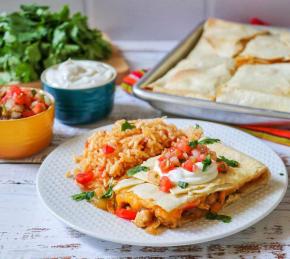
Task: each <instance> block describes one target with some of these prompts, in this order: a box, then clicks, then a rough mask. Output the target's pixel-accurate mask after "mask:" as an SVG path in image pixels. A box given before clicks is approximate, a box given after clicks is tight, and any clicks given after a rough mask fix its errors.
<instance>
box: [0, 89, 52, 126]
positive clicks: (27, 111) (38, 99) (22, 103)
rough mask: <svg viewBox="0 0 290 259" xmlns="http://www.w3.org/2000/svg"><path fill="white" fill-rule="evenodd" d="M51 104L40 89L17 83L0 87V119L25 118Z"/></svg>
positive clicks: (45, 108)
mask: <svg viewBox="0 0 290 259" xmlns="http://www.w3.org/2000/svg"><path fill="white" fill-rule="evenodd" d="M51 104H52V101H51V99H50V97H49V96H47V95H46V94H45V93H44V92H43V91H42V90H37V89H31V88H24V87H23V88H21V87H19V86H18V85H12V86H9V87H2V88H0V120H9V119H21V118H27V117H30V116H33V115H36V114H38V113H41V112H43V111H45V110H47V109H48V108H49V106H50V105H51Z"/></svg>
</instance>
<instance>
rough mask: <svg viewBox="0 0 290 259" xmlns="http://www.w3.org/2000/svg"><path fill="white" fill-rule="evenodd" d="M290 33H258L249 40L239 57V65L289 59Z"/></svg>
mask: <svg viewBox="0 0 290 259" xmlns="http://www.w3.org/2000/svg"><path fill="white" fill-rule="evenodd" d="M288 34H289V33H288ZM288 34H287V33H283V34H268V35H258V36H257V37H255V38H254V39H252V40H251V41H249V42H248V44H247V46H246V48H245V49H244V50H243V51H242V52H241V53H240V55H239V56H238V58H237V63H238V65H240V64H245V63H248V64H254V63H262V64H265V63H276V62H282V61H289V60H290V44H289V43H290V42H289V37H290V36H289V35H288Z"/></svg>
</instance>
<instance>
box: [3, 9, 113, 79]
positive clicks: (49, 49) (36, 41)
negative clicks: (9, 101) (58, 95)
mask: <svg viewBox="0 0 290 259" xmlns="http://www.w3.org/2000/svg"><path fill="white" fill-rule="evenodd" d="M111 53H112V47H111V45H110V43H109V42H108V41H106V40H105V39H104V38H103V35H102V33H101V32H100V31H99V30H97V29H90V28H89V27H88V22H87V17H86V16H83V15H82V14H80V13H76V14H73V15H70V10H69V7H68V6H66V5H65V6H63V8H62V9H61V10H60V11H58V12H54V11H51V10H50V9H49V7H48V6H40V5H35V4H34V5H21V7H20V10H19V11H17V12H12V13H8V14H7V13H3V14H0V71H1V73H0V84H6V83H9V82H11V81H20V82H31V81H34V80H38V79H39V76H40V74H41V72H42V71H43V70H44V69H45V68H46V67H47V66H51V65H54V64H56V63H60V62H62V61H65V60H67V59H68V58H72V59H89V60H102V59H107V58H108V57H109V56H110V55H111Z"/></svg>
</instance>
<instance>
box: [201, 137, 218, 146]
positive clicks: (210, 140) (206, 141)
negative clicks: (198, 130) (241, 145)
mask: <svg viewBox="0 0 290 259" xmlns="http://www.w3.org/2000/svg"><path fill="white" fill-rule="evenodd" d="M217 142H220V140H219V139H217V138H204V139H202V140H200V141H198V144H202V145H209V144H213V143H217Z"/></svg>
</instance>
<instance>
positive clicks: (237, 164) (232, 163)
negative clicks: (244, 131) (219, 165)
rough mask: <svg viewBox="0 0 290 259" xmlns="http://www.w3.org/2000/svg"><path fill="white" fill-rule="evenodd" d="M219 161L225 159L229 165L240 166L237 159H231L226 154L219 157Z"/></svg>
mask: <svg viewBox="0 0 290 259" xmlns="http://www.w3.org/2000/svg"><path fill="white" fill-rule="evenodd" d="M216 161H217V162H220V161H223V162H225V163H226V164H227V165H228V166H230V167H238V166H239V162H238V161H236V160H231V159H227V158H226V157H224V156H220V157H218V159H217V160H216Z"/></svg>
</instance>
